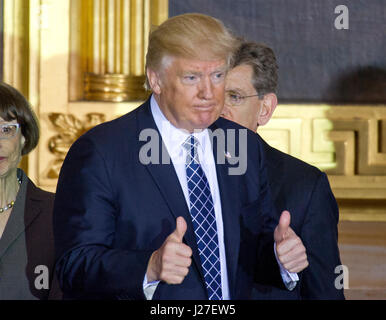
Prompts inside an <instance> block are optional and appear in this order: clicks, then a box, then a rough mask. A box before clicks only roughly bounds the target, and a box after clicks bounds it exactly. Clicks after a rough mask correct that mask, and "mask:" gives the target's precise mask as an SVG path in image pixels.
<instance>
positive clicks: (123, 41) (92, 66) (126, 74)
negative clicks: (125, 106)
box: [81, 0, 167, 102]
mask: <svg viewBox="0 0 386 320" xmlns="http://www.w3.org/2000/svg"><path fill="white" fill-rule="evenodd" d="M165 9H166V14H165ZM82 10H83V11H85V12H84V13H83V14H82V16H83V17H85V19H86V24H84V26H83V28H82V30H81V32H83V36H84V37H83V39H84V41H82V43H83V44H85V45H86V46H87V48H86V49H85V50H84V54H85V56H86V57H85V60H86V61H85V72H84V76H85V77H84V79H85V87H84V98H85V99H86V100H97V101H114V102H119V101H129V100H141V99H144V98H145V97H146V95H147V93H146V92H145V90H144V88H143V84H144V82H145V75H144V71H145V53H146V49H147V39H148V33H149V30H150V25H151V23H153V24H158V23H160V22H162V21H163V20H162V19H166V18H167V1H166V0H157V1H156V0H85V1H84V4H83V5H82Z"/></svg>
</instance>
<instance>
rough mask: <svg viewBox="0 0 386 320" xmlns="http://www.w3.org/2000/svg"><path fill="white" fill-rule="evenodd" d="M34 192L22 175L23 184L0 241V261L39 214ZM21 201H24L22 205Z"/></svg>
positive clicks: (39, 210) (37, 199)
mask: <svg viewBox="0 0 386 320" xmlns="http://www.w3.org/2000/svg"><path fill="white" fill-rule="evenodd" d="M35 191H36V187H35V186H34V184H33V183H32V182H31V181H30V180H29V179H28V177H27V176H26V175H23V183H22V185H21V187H20V190H19V192H18V195H17V198H16V201H15V206H14V207H13V210H12V213H11V215H10V216H9V220H8V222H7V224H6V226H5V229H4V233H3V236H2V237H1V239H0V259H1V258H2V257H3V255H4V254H5V252H6V251H7V250H8V249H9V248H10V247H11V246H12V244H13V243H14V242H15V240H16V239H18V238H19V237H20V235H21V234H22V233H23V232H25V230H26V229H27V228H28V226H29V225H30V224H31V223H32V222H33V221H34V220H35V218H36V217H37V216H38V215H39V214H40V212H41V207H40V199H39V197H38V196H37V194H36V192H35ZM23 199H25V202H24V203H23Z"/></svg>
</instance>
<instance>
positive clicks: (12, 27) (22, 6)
mask: <svg viewBox="0 0 386 320" xmlns="http://www.w3.org/2000/svg"><path fill="white" fill-rule="evenodd" d="M3 19H4V21H3V79H2V80H3V81H4V82H6V83H8V84H10V85H12V86H13V87H15V88H16V89H17V90H19V91H20V92H21V93H22V94H23V95H24V96H25V97H26V98H27V99H29V83H28V82H29V81H28V74H29V49H28V48H29V23H28V22H29V0H5V1H4V2H3ZM33 107H34V106H33ZM19 166H20V167H21V168H22V169H23V170H24V171H26V172H27V173H28V158H27V157H26V156H25V157H23V158H22V160H21V163H20V165H19Z"/></svg>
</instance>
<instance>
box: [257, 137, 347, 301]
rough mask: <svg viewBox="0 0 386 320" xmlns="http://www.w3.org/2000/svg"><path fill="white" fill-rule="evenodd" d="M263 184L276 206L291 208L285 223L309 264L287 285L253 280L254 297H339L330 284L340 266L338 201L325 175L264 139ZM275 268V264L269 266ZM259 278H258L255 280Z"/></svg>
mask: <svg viewBox="0 0 386 320" xmlns="http://www.w3.org/2000/svg"><path fill="white" fill-rule="evenodd" d="M264 150H265V155H266V160H267V172H268V180H269V185H270V187H271V191H272V196H273V199H274V202H275V205H276V208H277V210H281V209H284V208H285V209H288V210H289V211H290V212H291V227H292V228H293V229H294V231H295V232H296V234H299V235H300V237H301V239H302V240H303V243H304V245H305V247H306V248H307V257H308V261H309V267H308V268H306V269H305V270H304V271H302V273H301V274H300V282H299V285H298V286H297V287H296V288H295V289H294V290H293V291H288V290H280V289H278V288H275V287H272V286H263V285H259V284H256V286H255V288H254V290H253V297H254V298H255V299H262V300H263V299H344V295H343V290H341V289H338V288H335V279H336V277H338V275H339V274H335V267H336V266H339V265H341V261H340V257H339V250H338V246H337V242H338V230H337V224H338V220H339V212H338V206H337V204H336V201H335V198H334V195H333V194H332V191H331V188H330V185H329V183H328V180H327V177H326V174H325V173H323V172H321V171H320V170H319V169H317V168H315V167H314V166H311V165H309V164H307V163H305V162H303V161H301V160H299V159H296V158H294V157H292V156H290V155H288V154H285V153H283V152H281V151H279V150H277V149H275V148H272V147H271V146H269V145H268V144H267V143H264ZM275 268H276V266H275ZM257 281H259V282H262V281H263V279H257Z"/></svg>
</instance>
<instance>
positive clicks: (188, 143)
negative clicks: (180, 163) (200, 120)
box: [182, 134, 200, 164]
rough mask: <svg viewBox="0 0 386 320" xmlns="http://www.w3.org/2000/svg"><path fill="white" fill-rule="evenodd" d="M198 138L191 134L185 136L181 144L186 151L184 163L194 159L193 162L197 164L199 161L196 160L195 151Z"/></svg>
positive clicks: (196, 154)
mask: <svg viewBox="0 0 386 320" xmlns="http://www.w3.org/2000/svg"><path fill="white" fill-rule="evenodd" d="M198 144H199V142H198V140H197V138H196V137H195V136H193V135H192V134H191V135H190V136H189V137H187V138H186V140H185V141H184V143H183V144H182V146H183V147H184V148H185V150H186V151H187V157H186V163H190V162H191V161H192V160H194V163H196V164H198V163H200V161H199V160H198V153H197V147H198Z"/></svg>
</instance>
